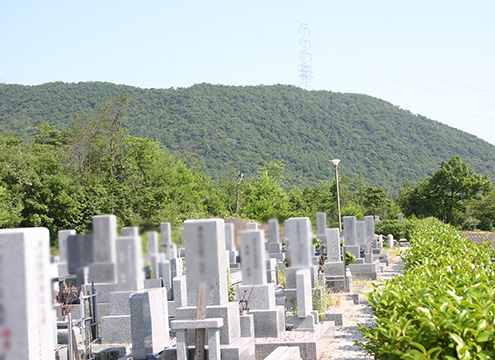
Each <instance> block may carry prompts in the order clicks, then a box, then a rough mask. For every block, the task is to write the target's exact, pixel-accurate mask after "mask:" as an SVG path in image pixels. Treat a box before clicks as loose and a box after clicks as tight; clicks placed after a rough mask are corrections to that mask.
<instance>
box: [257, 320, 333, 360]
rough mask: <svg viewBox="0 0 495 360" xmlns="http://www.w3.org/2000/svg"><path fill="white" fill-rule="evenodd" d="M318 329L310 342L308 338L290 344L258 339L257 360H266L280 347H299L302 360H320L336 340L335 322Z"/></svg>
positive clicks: (319, 326) (320, 326)
mask: <svg viewBox="0 0 495 360" xmlns="http://www.w3.org/2000/svg"><path fill="white" fill-rule="evenodd" d="M317 328H318V329H317V331H315V332H313V333H312V337H311V339H309V340H308V339H307V338H306V339H304V340H303V341H298V340H297V338H296V339H295V340H292V341H291V342H290V343H288V342H287V341H284V340H283V339H281V340H280V341H276V340H274V339H270V340H269V341H266V342H265V341H263V340H262V339H256V340H255V342H256V360H263V359H265V358H266V357H268V356H269V355H270V354H271V353H272V352H273V351H274V350H275V349H277V348H278V347H280V346H297V347H299V351H300V355H301V358H302V359H305V360H306V359H308V360H317V359H319V358H320V355H321V354H322V353H323V351H324V350H325V348H326V347H327V346H328V345H329V344H330V342H331V341H332V340H333V339H334V334H335V326H334V325H333V322H328V321H326V322H324V323H323V324H320V325H318V327H317ZM280 360H282V359H280Z"/></svg>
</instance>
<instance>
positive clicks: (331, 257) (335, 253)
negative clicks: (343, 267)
mask: <svg viewBox="0 0 495 360" xmlns="http://www.w3.org/2000/svg"><path fill="white" fill-rule="evenodd" d="M326 239H327V243H326V248H327V261H328V262H335V261H342V251H341V246H340V231H339V229H338V228H332V229H326Z"/></svg>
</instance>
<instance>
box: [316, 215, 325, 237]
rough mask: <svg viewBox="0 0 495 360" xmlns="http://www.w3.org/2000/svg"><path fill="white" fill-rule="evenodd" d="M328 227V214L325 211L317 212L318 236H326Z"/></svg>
mask: <svg viewBox="0 0 495 360" xmlns="http://www.w3.org/2000/svg"><path fill="white" fill-rule="evenodd" d="M326 229H327V214H326V213H324V212H319V213H316V236H317V237H319V236H320V235H322V236H325V235H326Z"/></svg>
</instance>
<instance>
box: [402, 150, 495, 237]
mask: <svg viewBox="0 0 495 360" xmlns="http://www.w3.org/2000/svg"><path fill="white" fill-rule="evenodd" d="M493 191H494V189H493V185H492V183H491V182H490V180H489V179H488V177H487V176H481V175H479V174H476V173H475V172H474V171H473V170H472V169H471V167H470V166H469V165H468V164H466V163H464V162H463V161H462V160H461V157H460V156H454V157H453V158H452V159H450V161H442V164H441V166H440V169H438V170H437V171H436V172H435V173H434V174H433V175H432V176H431V177H429V176H428V177H427V178H426V179H424V180H423V181H421V182H419V183H417V184H406V185H404V186H403V187H402V189H401V191H400V195H399V198H398V199H397V202H398V204H399V206H400V207H401V209H402V210H403V211H404V212H405V214H406V215H407V216H413V215H414V216H416V217H420V218H425V217H429V216H434V217H436V218H438V219H440V220H442V221H445V222H448V223H449V224H452V225H455V226H459V227H462V228H463V229H466V230H472V229H474V228H476V227H480V228H481V229H482V230H492V229H493V224H494V222H495V218H494V217H493V215H494V214H493V206H492V202H491V201H492V200H493V194H492V193H493ZM488 195H490V196H488Z"/></svg>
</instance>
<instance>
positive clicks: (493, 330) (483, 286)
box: [361, 218, 495, 359]
mask: <svg viewBox="0 0 495 360" xmlns="http://www.w3.org/2000/svg"><path fill="white" fill-rule="evenodd" d="M416 224H417V227H416V229H415V231H414V233H413V235H412V236H411V238H410V240H411V249H410V250H409V251H408V252H407V255H406V256H405V268H406V273H405V275H403V276H398V277H396V278H394V279H391V280H388V281H387V282H386V283H385V284H384V285H383V286H375V287H374V290H373V291H372V292H370V293H368V295H367V297H368V300H369V301H370V304H371V306H372V308H373V309H374V311H375V317H376V327H372V328H364V327H361V331H362V332H363V333H364V335H365V337H366V342H365V343H364V344H361V345H362V346H363V347H364V348H365V349H366V350H368V351H369V353H370V354H374V356H375V358H376V359H493V358H494V357H495V352H494V349H495V302H494V301H493V299H494V296H495V266H494V264H493V260H494V259H493V258H494V250H493V248H492V247H490V246H488V245H486V244H484V245H482V246H480V245H477V244H474V243H472V242H470V241H469V240H467V239H465V238H464V237H462V235H460V233H459V232H457V231H456V230H455V229H454V228H453V227H451V226H449V225H446V224H444V223H442V222H440V221H438V220H436V219H433V218H429V219H426V220H423V221H418V222H416Z"/></svg>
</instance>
